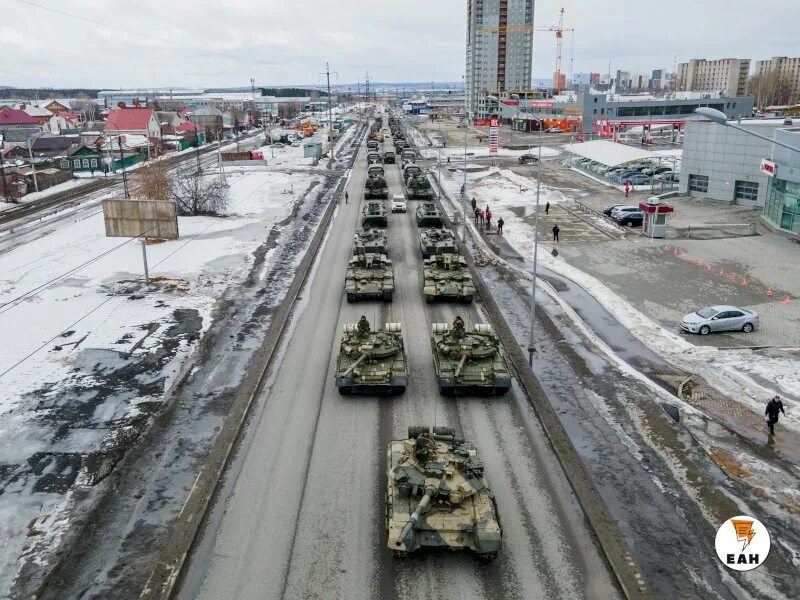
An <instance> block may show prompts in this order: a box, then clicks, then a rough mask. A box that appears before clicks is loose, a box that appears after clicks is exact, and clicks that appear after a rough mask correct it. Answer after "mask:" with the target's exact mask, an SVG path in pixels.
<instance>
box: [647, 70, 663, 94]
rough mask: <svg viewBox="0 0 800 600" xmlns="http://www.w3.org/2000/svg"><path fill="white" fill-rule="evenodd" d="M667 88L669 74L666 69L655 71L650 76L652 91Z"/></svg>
mask: <svg viewBox="0 0 800 600" xmlns="http://www.w3.org/2000/svg"><path fill="white" fill-rule="evenodd" d="M666 86H667V72H666V71H665V70H664V69H654V70H653V74H652V75H651V76H650V89H651V90H663V89H665V88H666Z"/></svg>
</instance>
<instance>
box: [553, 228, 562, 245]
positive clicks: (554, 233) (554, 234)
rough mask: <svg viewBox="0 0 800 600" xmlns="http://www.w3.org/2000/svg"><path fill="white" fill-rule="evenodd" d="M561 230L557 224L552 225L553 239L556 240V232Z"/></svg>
mask: <svg viewBox="0 0 800 600" xmlns="http://www.w3.org/2000/svg"><path fill="white" fill-rule="evenodd" d="M559 231H561V228H560V227H559V226H558V225H553V241H554V242H557V241H558V232H559Z"/></svg>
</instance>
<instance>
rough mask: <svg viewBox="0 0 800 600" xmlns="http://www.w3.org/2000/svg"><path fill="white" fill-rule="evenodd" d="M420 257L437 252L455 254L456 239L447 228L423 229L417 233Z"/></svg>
mask: <svg viewBox="0 0 800 600" xmlns="http://www.w3.org/2000/svg"><path fill="white" fill-rule="evenodd" d="M419 248H420V250H422V258H430V257H431V256H436V255H437V254H456V241H455V238H454V237H453V232H451V231H450V230H449V229H435V228H433V229H423V230H422V231H421V232H420V234H419Z"/></svg>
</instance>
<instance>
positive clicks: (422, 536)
mask: <svg viewBox="0 0 800 600" xmlns="http://www.w3.org/2000/svg"><path fill="white" fill-rule="evenodd" d="M386 479H387V485H386V530H387V532H388V541H387V543H388V546H389V548H390V549H391V550H392V552H393V554H394V555H395V556H397V557H405V556H407V555H408V554H411V553H413V552H417V551H419V550H424V549H433V550H436V549H438V550H452V551H470V552H473V553H474V554H475V555H477V557H478V558H479V559H480V560H482V561H490V560H492V559H494V558H495V557H497V555H498V553H499V552H500V550H501V549H502V545H503V530H502V527H501V526H500V516H499V513H498V510H497V502H496V501H495V497H494V494H493V493H492V490H491V489H490V488H489V483H488V482H487V480H486V476H485V475H484V465H483V461H481V459H480V457H479V455H478V449H477V448H476V447H475V445H474V444H473V443H472V442H470V441H467V440H463V439H459V438H457V437H456V435H455V430H454V429H452V428H450V427H434V428H433V430H432V431H431V430H429V429H428V428H427V427H419V426H414V427H409V428H408V438H407V439H404V440H394V441H392V442H390V443H389V447H388V449H387V453H386Z"/></svg>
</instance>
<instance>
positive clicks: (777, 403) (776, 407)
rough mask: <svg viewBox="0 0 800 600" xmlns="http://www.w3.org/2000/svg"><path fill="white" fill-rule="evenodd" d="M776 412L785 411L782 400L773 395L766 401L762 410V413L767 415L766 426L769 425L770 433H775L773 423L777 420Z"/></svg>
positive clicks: (784, 412)
mask: <svg viewBox="0 0 800 600" xmlns="http://www.w3.org/2000/svg"><path fill="white" fill-rule="evenodd" d="M778 413H783V414H784V415H786V411H785V410H783V402H781V397H780V396H775V397H774V398H773V399H772V400H770V401H769V402H767V408H766V409H765V410H764V414H765V415H766V417H767V427H769V434H770V435H773V434H774V433H775V423H777V422H778Z"/></svg>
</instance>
